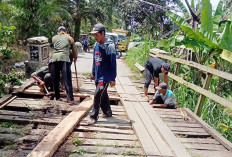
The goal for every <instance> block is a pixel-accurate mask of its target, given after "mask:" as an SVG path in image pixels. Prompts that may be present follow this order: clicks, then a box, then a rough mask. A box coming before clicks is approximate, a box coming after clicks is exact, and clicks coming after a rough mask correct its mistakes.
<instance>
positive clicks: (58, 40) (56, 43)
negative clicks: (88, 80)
mask: <svg viewBox="0 0 232 157" xmlns="http://www.w3.org/2000/svg"><path fill="white" fill-rule="evenodd" d="M52 43H53V48H54V51H53V55H52V60H53V69H52V79H53V85H54V90H55V97H56V100H62V99H60V90H59V81H60V72H61V73H62V78H63V82H64V86H65V90H66V94H67V102H68V103H69V104H70V105H75V104H76V103H75V102H74V97H73V88H72V78H71V60H70V47H71V48H72V55H73V57H74V58H73V61H74V62H76V60H77V52H76V51H75V49H74V40H73V38H72V37H71V36H69V35H68V34H67V31H66V28H65V27H64V26H60V27H59V28H58V34H57V35H55V36H54V37H53V38H52Z"/></svg>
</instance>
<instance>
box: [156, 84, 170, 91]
mask: <svg viewBox="0 0 232 157" xmlns="http://www.w3.org/2000/svg"><path fill="white" fill-rule="evenodd" d="M155 88H156V89H157V90H160V89H167V88H168V86H167V84H166V83H160V84H159V86H157V87H155Z"/></svg>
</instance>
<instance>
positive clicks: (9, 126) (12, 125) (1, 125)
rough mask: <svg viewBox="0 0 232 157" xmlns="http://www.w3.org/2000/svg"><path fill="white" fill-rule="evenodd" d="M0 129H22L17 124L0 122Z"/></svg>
mask: <svg viewBox="0 0 232 157" xmlns="http://www.w3.org/2000/svg"><path fill="white" fill-rule="evenodd" d="M0 127H5V128H12V129H13V128H15V129H17V128H22V126H20V125H18V124H15V123H12V122H1V123H0Z"/></svg>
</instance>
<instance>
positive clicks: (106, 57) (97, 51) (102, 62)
mask: <svg viewBox="0 0 232 157" xmlns="http://www.w3.org/2000/svg"><path fill="white" fill-rule="evenodd" d="M90 33H92V34H94V38H95V39H96V41H97V43H96V44H95V47H94V53H93V68H92V75H91V76H90V79H91V80H95V84H96V90H95V94H94V106H93V109H92V113H91V115H90V119H89V121H88V125H92V124H94V123H95V122H96V121H97V119H98V114H99V109H100V107H101V109H102V111H103V114H104V116H106V117H111V116H112V111H111V108H110V102H109V96H108V93H107V88H108V85H109V84H110V86H111V87H112V86H115V78H116V75H117V72H116V52H115V47H114V44H112V43H109V42H107V39H106V37H105V26H104V25H103V24H101V23H98V24H96V25H95V26H94V27H93V30H92V32H90Z"/></svg>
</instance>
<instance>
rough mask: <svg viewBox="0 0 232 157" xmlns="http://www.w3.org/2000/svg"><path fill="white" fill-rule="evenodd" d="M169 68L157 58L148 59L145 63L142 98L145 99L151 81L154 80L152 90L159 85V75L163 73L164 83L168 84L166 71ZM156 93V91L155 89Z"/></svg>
mask: <svg viewBox="0 0 232 157" xmlns="http://www.w3.org/2000/svg"><path fill="white" fill-rule="evenodd" d="M169 69H170V66H169V64H168V63H166V62H164V61H163V60H161V59H159V58H149V59H148V60H147V61H146V63H145V77H146V80H145V84H144V97H145V98H147V92H148V87H149V85H150V83H151V79H152V78H153V79H154V83H155V85H154V88H155V87H157V86H158V85H159V74H160V73H164V82H165V83H166V84H168V71H169ZM155 91H156V89H155Z"/></svg>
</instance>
